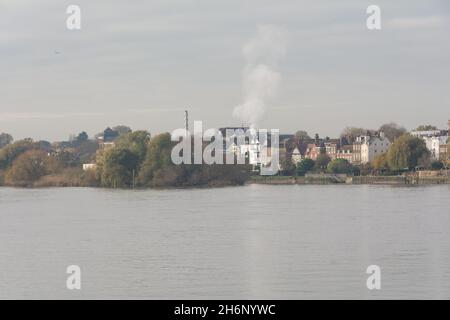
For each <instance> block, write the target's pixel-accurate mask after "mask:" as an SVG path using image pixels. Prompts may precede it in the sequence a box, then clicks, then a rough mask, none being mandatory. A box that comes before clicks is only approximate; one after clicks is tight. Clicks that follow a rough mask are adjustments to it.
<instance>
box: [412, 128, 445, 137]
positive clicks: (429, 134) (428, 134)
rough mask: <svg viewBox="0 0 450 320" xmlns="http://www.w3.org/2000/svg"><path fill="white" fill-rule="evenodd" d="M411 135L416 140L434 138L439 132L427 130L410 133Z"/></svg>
mask: <svg viewBox="0 0 450 320" xmlns="http://www.w3.org/2000/svg"><path fill="white" fill-rule="evenodd" d="M411 135H412V136H414V137H417V138H424V137H436V136H440V135H441V130H427V131H417V130H415V131H411Z"/></svg>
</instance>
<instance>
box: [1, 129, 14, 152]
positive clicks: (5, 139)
mask: <svg viewBox="0 0 450 320" xmlns="http://www.w3.org/2000/svg"><path fill="white" fill-rule="evenodd" d="M13 140H14V139H13V137H12V136H11V135H10V134H8V133H0V149H1V148H3V147H4V146H6V145H8V144H10V143H11V142H13Z"/></svg>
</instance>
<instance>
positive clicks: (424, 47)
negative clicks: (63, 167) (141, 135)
mask: <svg viewBox="0 0 450 320" xmlns="http://www.w3.org/2000/svg"><path fill="white" fill-rule="evenodd" d="M70 4H77V5H79V6H80V7H81V10H82V13H81V18H82V25H81V30H79V31H69V30H67V28H66V19H67V17H68V15H67V14H66V9H67V7H68V6H69V5H70ZM370 4H376V5H379V6H380V7H381V12H382V30H380V31H369V30H368V29H367V28H366V18H367V14H366V8H367V6H368V5H370ZM449 17H450V2H449V1H447V0H439V1H438V0H427V1H425V0H420V1H419V0H404V1H401V0H397V1H388V0H386V1H381V0H373V1H372V0H371V1H361V0H346V1H344V0H341V1H335V0H327V1H325V0H319V1H300V0H278V1H273V0H221V1H218V0H215V1H212V0H197V1H195V0H145V1H144V0H133V1H118V0H115V1H113V0H96V1H92V0H77V1H60V0H40V1H33V0H0V132H9V133H11V134H12V135H13V136H14V137H15V138H16V139H18V138H23V137H33V138H36V139H47V140H59V139H65V138H67V137H68V136H69V135H70V134H72V133H77V132H80V131H82V130H85V131H87V132H88V133H89V134H90V135H92V134H95V133H97V132H99V131H101V130H102V129H104V128H105V127H106V126H114V125H116V124H126V125H129V126H131V127H132V128H133V129H147V130H150V131H151V132H152V133H156V132H162V131H172V130H173V129H175V128H179V127H182V126H183V122H184V120H183V117H184V115H183V110H184V109H186V108H187V109H189V110H190V117H191V120H194V119H195V120H203V121H204V124H205V126H206V127H221V126H230V125H239V124H240V123H239V120H237V119H236V118H234V117H233V109H234V107H235V106H237V105H239V104H241V103H242V100H243V88H242V77H243V70H244V67H245V63H246V61H245V59H244V55H243V47H244V45H245V44H246V43H248V41H249V40H251V39H252V38H254V37H255V36H256V35H257V32H258V28H259V27H260V26H267V25H272V26H276V27H279V28H283V29H284V30H286V33H287V39H286V52H285V54H284V55H283V57H282V58H281V59H279V61H278V62H277V72H278V73H279V74H280V75H281V79H280V83H279V90H278V94H277V95H275V96H273V97H271V99H270V101H268V102H267V110H266V113H265V114H264V115H263V116H262V120H261V121H260V126H261V127H264V128H279V129H280V130H281V131H282V132H294V131H296V130H298V129H303V130H307V131H308V132H309V133H310V134H314V133H315V132H319V133H320V134H321V136H324V135H329V136H336V135H338V134H339V133H340V131H341V130H342V128H343V127H345V126H348V125H355V126H363V127H368V128H377V127H378V126H379V125H381V124H382V123H385V122H389V121H395V122H398V123H399V124H401V125H404V126H406V127H407V128H412V127H414V126H416V125H418V124H420V123H432V124H435V125H437V126H439V127H442V128H446V124H447V119H448V118H450V112H449V110H450V108H449V107H450V19H449Z"/></svg>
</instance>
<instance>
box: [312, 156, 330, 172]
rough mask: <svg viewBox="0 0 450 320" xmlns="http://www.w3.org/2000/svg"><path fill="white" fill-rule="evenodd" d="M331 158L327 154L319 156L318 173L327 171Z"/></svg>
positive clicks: (316, 166)
mask: <svg viewBox="0 0 450 320" xmlns="http://www.w3.org/2000/svg"><path fill="white" fill-rule="evenodd" d="M330 161H331V158H330V157H329V156H327V155H326V154H320V155H318V156H317V159H316V163H315V168H316V170H318V171H322V170H325V169H326V168H327V166H328V163H330Z"/></svg>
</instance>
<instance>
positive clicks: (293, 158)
mask: <svg viewBox="0 0 450 320" xmlns="http://www.w3.org/2000/svg"><path fill="white" fill-rule="evenodd" d="M302 158H303V157H302V155H301V154H300V150H298V148H295V149H294V151H292V156H291V161H292V163H293V164H294V165H297V164H298V163H299V162H300V161H302Z"/></svg>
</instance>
